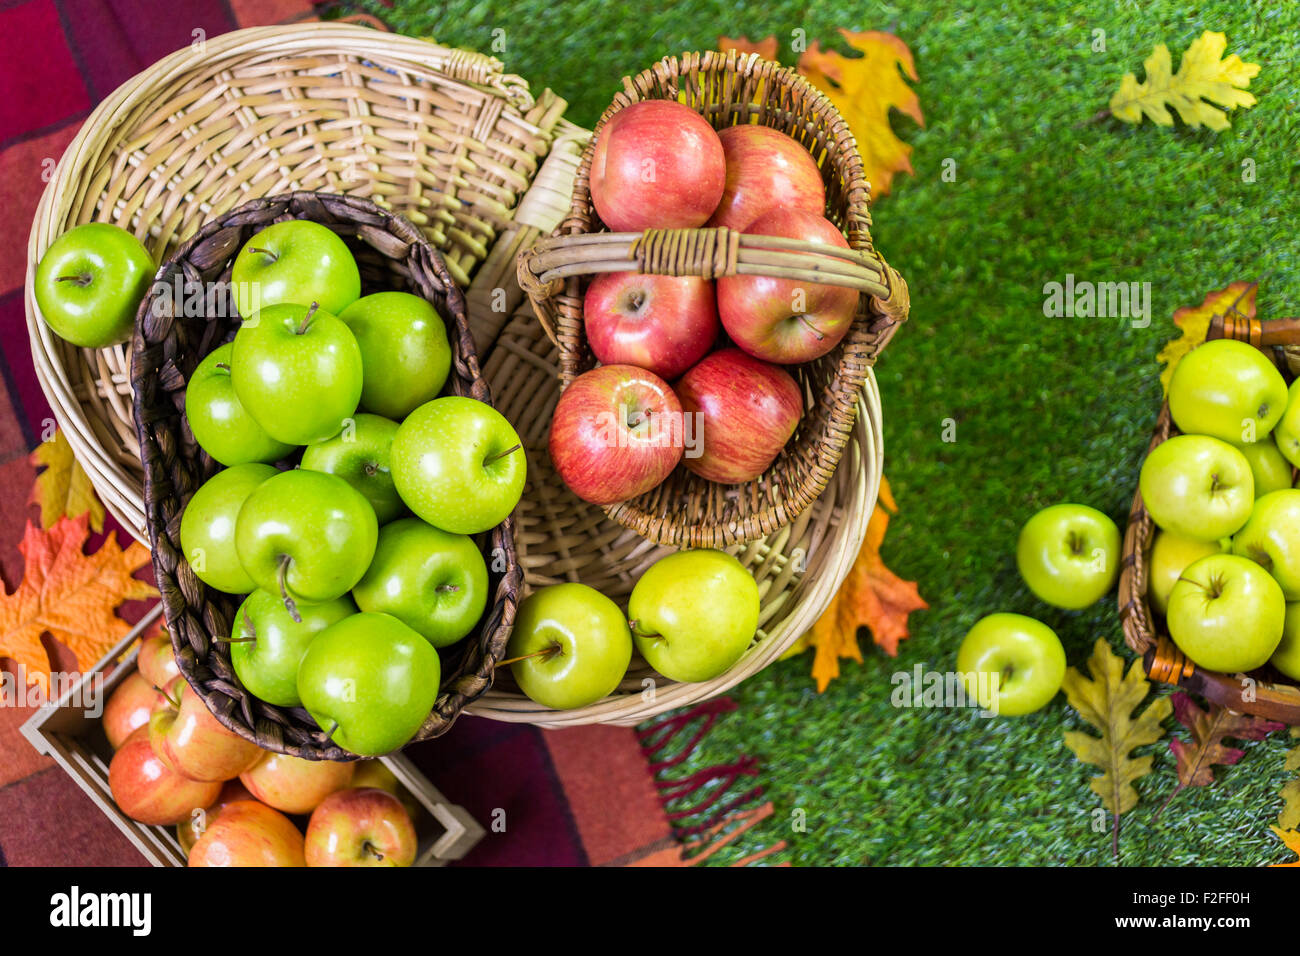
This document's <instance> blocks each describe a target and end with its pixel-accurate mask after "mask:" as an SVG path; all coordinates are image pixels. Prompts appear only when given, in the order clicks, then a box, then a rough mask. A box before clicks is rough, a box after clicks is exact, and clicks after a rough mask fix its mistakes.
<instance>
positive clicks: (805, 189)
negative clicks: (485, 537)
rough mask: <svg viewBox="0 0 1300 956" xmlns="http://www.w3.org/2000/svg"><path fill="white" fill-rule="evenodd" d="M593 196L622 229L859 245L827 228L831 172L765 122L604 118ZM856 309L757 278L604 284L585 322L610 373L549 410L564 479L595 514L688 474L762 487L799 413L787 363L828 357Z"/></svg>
mask: <svg viewBox="0 0 1300 956" xmlns="http://www.w3.org/2000/svg"><path fill="white" fill-rule="evenodd" d="M590 187H591V198H592V202H593V204H594V205H595V209H596V212H597V214H598V215H599V216H600V218H601V220H602V221H603V222H604V223H605V225H606V226H608V227H609V228H610V229H611V230H613V231H615V232H642V231H644V230H647V229H690V228H696V227H709V228H715V227H727V228H730V229H733V230H736V231H739V232H744V233H750V234H753V235H760V236H776V237H782V238H786V239H799V240H805V241H808V242H813V243H819V244H822V245H826V246H832V247H837V248H840V249H847V248H849V245H848V243H847V242H846V241H845V239H844V236H843V235H841V234H840V231H839V230H838V229H837V228H836V227H835V225H834V224H833V223H831V222H830V221H829V220H827V219H826V218H824V216H823V213H824V212H825V209H826V189H825V185H824V183H823V180H822V173H821V171H820V170H819V169H818V167H817V163H816V161H814V159H813V157H812V155H811V154H810V153H809V152H808V151H807V150H806V149H805V148H804V147H803V146H801V145H800V144H799V143H798V142H797V141H796V140H794V139H793V138H791V137H789V136H787V135H785V134H784V133H782V132H780V131H778V130H774V129H771V128H769V127H766V126H753V125H743V126H732V127H727V128H725V129H723V130H721V131H720V132H718V131H715V130H714V129H713V127H712V126H710V125H709V123H708V122H707V121H706V120H705V119H704V118H703V117H701V116H700V115H699V114H698V113H696V112H694V111H693V110H691V109H690V108H689V107H686V106H684V105H682V104H680V103H676V102H673V101H669V100H646V101H643V102H639V103H635V104H632V105H630V106H628V107H625V108H624V109H621V110H619V111H618V112H617V113H615V114H614V115H613V116H612V117H611V118H610V119H609V121H608V122H607V123H606V124H605V126H604V128H603V129H602V130H601V133H600V136H599V137H598V138H597V140H596V144H595V147H594V151H593V156H592V164H591V175H590ZM857 303H858V293H857V292H856V291H854V290H853V289H849V288H846V287H843V286H834V285H825V284H817V283H808V282H799V281H796V280H791V279H778V278H772V277H768V276H762V275H734V276H724V277H722V278H719V279H718V280H717V281H716V282H714V281H712V280H708V279H703V278H699V277H689V276H688V277H675V276H664V275H649V274H645V275H643V274H640V273H634V272H618V273H607V274H603V275H600V276H597V277H596V278H595V279H594V280H593V281H592V282H591V283H590V285H589V286H588V288H587V291H586V296H585V299H584V303H583V314H584V323H585V332H586V338H587V342H588V343H589V344H590V346H591V350H592V352H593V353H594V355H595V356H596V358H597V359H598V360H599V361H600V363H601V364H600V366H598V367H597V368H595V369H593V370H591V371H589V372H587V373H585V374H584V375H581V376H579V377H578V378H577V379H575V380H574V381H573V382H572V383H571V384H570V385H569V387H568V388H566V389H565V391H564V394H563V395H562V396H561V397H560V401H559V404H558V405H557V407H556V409H555V415H554V418H553V420H552V425H551V434H550V452H551V458H552V460H553V461H554V462H555V465H556V468H557V470H558V471H559V473H560V475H561V477H562V478H563V479H564V481H565V483H566V484H567V485H568V486H569V488H570V489H572V491H573V492H574V493H575V494H577V495H578V496H579V497H580V498H582V499H584V500H585V501H589V502H592V503H594V504H600V505H608V504H613V503H615V502H618V501H624V500H626V499H628V498H633V497H636V496H637V495H641V494H644V493H646V492H648V491H651V490H652V489H654V488H656V487H658V486H659V485H660V484H661V483H662V482H663V481H664V480H665V479H666V478H667V477H668V475H669V474H671V473H672V471H673V469H674V468H676V467H677V465H678V463H679V462H680V463H682V464H683V465H684V466H685V467H686V468H688V469H690V470H691V471H692V472H694V473H695V474H697V475H699V476H701V477H703V478H706V479H708V480H709V481H713V482H718V483H720V484H727V485H731V484H740V483H744V482H747V481H752V480H754V479H756V478H758V477H759V476H761V475H762V474H763V473H764V472H765V471H767V469H768V468H769V467H770V466H771V464H772V462H773V461H774V460H775V459H776V457H777V455H778V454H779V453H780V452H781V449H782V448H784V447H785V444H786V442H787V441H789V439H790V437H791V435H793V434H794V432H795V429H796V427H797V426H798V424H799V420H800V417H801V416H802V414H803V391H802V389H801V388H800V386H799V384H798V383H797V382H796V381H795V378H794V377H793V376H792V375H791V374H790V371H789V367H790V366H794V365H798V364H800V363H804V362H811V361H813V360H814V359H817V358H819V357H821V356H823V355H825V354H826V353H828V352H830V351H831V350H832V349H834V348H835V346H836V345H838V344H839V343H840V341H841V340H842V339H843V338H844V336H845V335H846V334H847V333H848V331H849V328H850V326H851V325H852V323H853V318H854V314H855V312H856V309H857ZM670 383H671V384H670Z"/></svg>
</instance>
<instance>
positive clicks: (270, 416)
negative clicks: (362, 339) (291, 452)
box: [230, 300, 362, 445]
mask: <svg viewBox="0 0 1300 956" xmlns="http://www.w3.org/2000/svg"><path fill="white" fill-rule="evenodd" d="M361 377H362V368H361V349H360V347H359V346H358V345H357V340H356V337H355V336H354V335H353V334H352V330H351V329H349V328H348V327H347V326H346V325H345V324H344V323H343V320H342V319H340V318H339V317H338V316H336V315H335V314H334V313H332V312H327V311H326V310H324V309H322V308H319V307H318V305H317V303H316V301H315V300H312V301H311V302H310V303H309V304H307V305H294V304H289V303H285V304H283V305H269V306H266V307H265V308H263V309H262V311H260V312H258V313H256V314H255V315H254V316H253V318H252V319H250V320H248V321H246V322H245V323H244V324H243V325H241V326H240V327H239V331H238V332H236V333H235V342H234V350H233V352H232V353H231V365H230V381H231V384H233V385H234V388H235V394H236V395H237V396H238V397H239V402H240V404H241V405H243V406H244V408H245V409H246V410H247V411H248V414H250V415H252V416H253V420H254V421H256V422H257V423H258V424H259V425H261V426H262V428H263V429H265V430H266V433H267V434H268V435H270V436H271V437H272V438H274V439H275V440H276V441H281V442H287V443H288V444H290V445H311V444H313V443H315V442H318V441H324V440H325V439H327V438H332V437H334V436H335V435H337V434H338V433H339V432H340V431H342V430H343V428H344V426H345V425H346V424H347V422H348V419H350V418H351V417H352V416H353V415H354V414H355V413H356V410H357V403H358V402H360V401H361Z"/></svg>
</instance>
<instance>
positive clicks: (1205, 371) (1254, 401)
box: [1169, 339, 1287, 444]
mask: <svg viewBox="0 0 1300 956" xmlns="http://www.w3.org/2000/svg"><path fill="white" fill-rule="evenodd" d="M1286 406H1287V389H1286V380H1285V379H1283V378H1282V373H1281V372H1279V371H1278V370H1277V366H1276V365H1274V364H1273V363H1272V362H1270V361H1269V360H1268V357H1267V356H1265V355H1264V353H1263V352H1261V351H1260V350H1259V349H1257V348H1255V347H1253V346H1251V345H1247V344H1246V343H1245V342H1239V341H1237V340H1236V339H1212V340H1210V341H1208V342H1206V343H1204V344H1203V345H1200V346H1198V347H1196V348H1194V349H1192V351H1190V352H1188V353H1187V354H1186V355H1184V356H1183V358H1182V360H1181V361H1179V363H1178V365H1177V366H1176V367H1175V368H1174V375H1173V378H1171V379H1170V381H1169V414H1170V415H1171V416H1173V419H1174V424H1175V425H1177V426H1178V428H1179V430H1180V431H1182V432H1186V433H1188V434H1197V435H1210V436H1212V437H1214V438H1218V439H1221V440H1223V441H1226V442H1233V443H1234V444H1250V443H1252V442H1256V441H1259V440H1260V439H1261V438H1264V437H1265V436H1267V435H1268V433H1269V432H1270V431H1272V430H1273V426H1274V425H1276V424H1277V423H1278V419H1280V418H1281V417H1282V413H1283V411H1285V410H1286Z"/></svg>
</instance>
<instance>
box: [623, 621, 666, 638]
mask: <svg viewBox="0 0 1300 956" xmlns="http://www.w3.org/2000/svg"><path fill="white" fill-rule="evenodd" d="M640 624H641V622H640V621H638V620H636V619H635V618H633V619H632V620H630V621H628V622H627V626H628V629H629V630H631V631H632V633H633V634H635V635H636V636H637V637H646V638H650V639H651V640H655V641H662V640H663V639H664V636H663V635H662V634H651V633H642V632H641V631H639V630H637V628H638V627H639V626H640Z"/></svg>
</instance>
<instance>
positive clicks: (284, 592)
mask: <svg viewBox="0 0 1300 956" xmlns="http://www.w3.org/2000/svg"><path fill="white" fill-rule="evenodd" d="M292 560H293V559H292V558H290V557H289V556H288V555H287V554H286V555H283V556H281V558H280V570H279V572H278V573H277V574H276V577H277V578H278V579H279V581H280V597H282V598H283V599H284V609H285V610H286V611H288V612H289V616H290V617H291V618H293V623H295V624H301V623H302V615H301V614H299V613H298V605H297V604H296V603H294V600H293V598H291V597H289V588H288V585H287V584H286V583H285V579H286V578H287V577H288V575H289V563H290V562H291V561H292Z"/></svg>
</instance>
